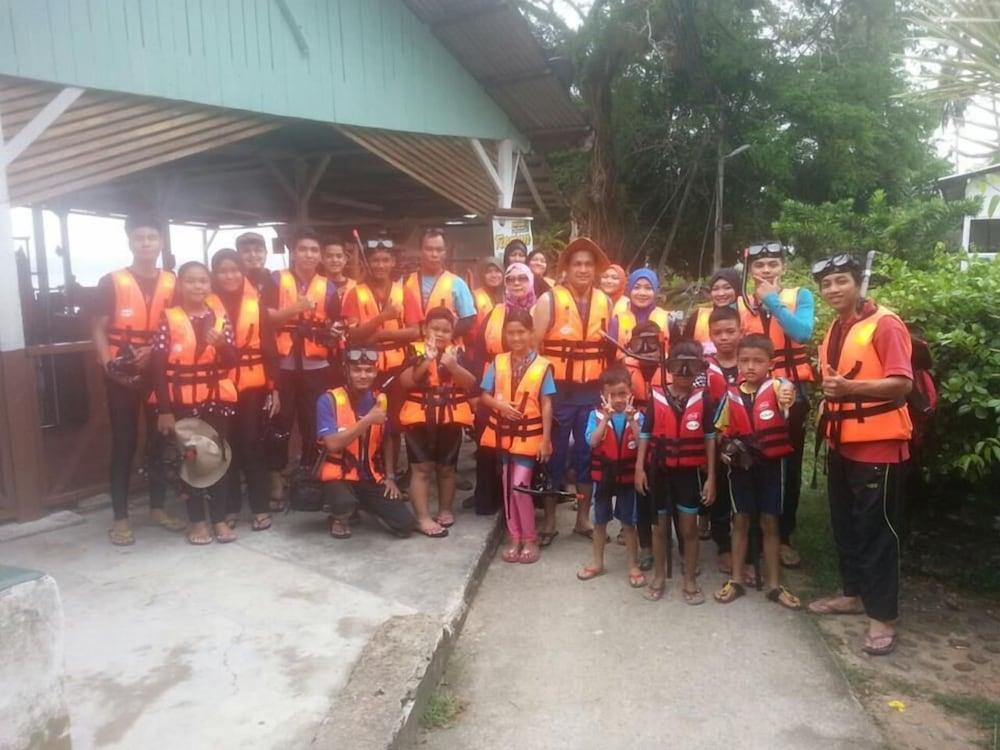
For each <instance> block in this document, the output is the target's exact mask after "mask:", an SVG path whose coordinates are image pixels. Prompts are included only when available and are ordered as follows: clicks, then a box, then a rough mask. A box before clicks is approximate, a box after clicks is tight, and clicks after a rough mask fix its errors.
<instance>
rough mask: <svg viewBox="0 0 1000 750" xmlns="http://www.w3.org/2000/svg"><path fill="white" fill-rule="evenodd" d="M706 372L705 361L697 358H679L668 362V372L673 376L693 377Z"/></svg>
mask: <svg viewBox="0 0 1000 750" xmlns="http://www.w3.org/2000/svg"><path fill="white" fill-rule="evenodd" d="M704 371H705V360H703V359H697V358H696V357H677V358H676V359H668V360H667V372H669V373H670V374H671V375H682V376H684V377H693V376H695V375H700V374H701V373H703V372H704Z"/></svg>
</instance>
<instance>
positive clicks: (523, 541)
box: [479, 310, 556, 564]
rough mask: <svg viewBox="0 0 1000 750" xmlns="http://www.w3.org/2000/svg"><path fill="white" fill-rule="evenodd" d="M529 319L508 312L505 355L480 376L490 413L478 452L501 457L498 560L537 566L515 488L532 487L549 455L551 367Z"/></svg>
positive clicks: (524, 497) (523, 500)
mask: <svg viewBox="0 0 1000 750" xmlns="http://www.w3.org/2000/svg"><path fill="white" fill-rule="evenodd" d="M533 330H534V327H533V323H532V320H531V314H530V313H528V311H527V310H512V311H510V312H509V313H507V316H506V318H505V319H504V324H503V339H504V344H505V346H506V348H507V351H505V352H502V353H500V354H498V355H496V357H495V358H494V360H493V362H492V363H491V364H490V365H488V366H487V368H486V372H485V373H484V374H483V381H482V384H481V386H482V389H483V392H482V397H481V399H482V400H481V402H480V403H481V404H482V406H483V407H485V408H486V409H489V410H490V414H489V419H488V421H487V423H486V428H485V429H484V430H483V435H482V438H481V440H480V443H479V444H480V446H481V447H485V448H493V449H495V450H496V451H497V452H498V453H499V454H500V457H501V474H500V476H501V483H502V486H503V507H504V518H505V519H506V521H507V533H508V535H509V537H510V540H509V544H508V546H507V549H505V550H504V552H503V559H504V561H505V562H509V563H524V564H530V563H533V562H537V561H538V558H539V552H538V535H537V533H536V530H535V503H534V501H533V499H532V497H531V495H529V494H527V493H525V492H519V491H518V490H516V489H515V488H516V487H522V486H523V487H531V480H532V474H533V473H534V470H535V462H536V461H539V462H543V463H544V462H545V461H548V460H549V457H550V456H551V455H552V397H553V396H554V395H555V393H556V383H555V380H554V379H553V378H552V365H551V363H550V362H549V361H548V360H547V359H545V357H542V356H539V355H538V354H537V353H536V352H535V351H534V350H533V349H532V346H531V343H532V336H533Z"/></svg>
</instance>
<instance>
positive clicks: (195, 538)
mask: <svg viewBox="0 0 1000 750" xmlns="http://www.w3.org/2000/svg"><path fill="white" fill-rule="evenodd" d="M187 543H188V544H193V545H195V546H196V547H202V546H204V545H206V544H211V543H212V534H211V532H209V530H208V529H205V531H204V532H200V533H197V534H196V533H195V532H193V531H192V532H190V533H189V534H188V535H187Z"/></svg>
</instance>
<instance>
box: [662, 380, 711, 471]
mask: <svg viewBox="0 0 1000 750" xmlns="http://www.w3.org/2000/svg"><path fill="white" fill-rule="evenodd" d="M652 403H653V432H652V434H651V438H652V441H653V452H652V455H653V456H654V457H655V458H654V460H655V461H656V462H657V463H660V464H661V465H662V466H665V467H667V468H668V469H681V468H698V467H701V466H705V465H706V464H707V463H708V454H707V452H706V451H705V392H704V391H703V390H700V389H699V390H696V391H693V392H692V393H691V395H689V396H688V398H687V401H686V402H685V404H684V411H683V412H682V413H681V414H678V413H677V410H676V409H674V407H673V405H672V404H671V403H670V397H669V395H667V394H666V393H664V391H663V389H662V388H653V395H652Z"/></svg>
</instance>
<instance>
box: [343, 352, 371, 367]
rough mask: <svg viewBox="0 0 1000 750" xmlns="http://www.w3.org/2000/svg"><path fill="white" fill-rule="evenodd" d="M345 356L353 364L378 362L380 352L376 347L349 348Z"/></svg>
mask: <svg viewBox="0 0 1000 750" xmlns="http://www.w3.org/2000/svg"><path fill="white" fill-rule="evenodd" d="M344 358H345V359H346V360H347V361H348V362H350V363H351V364H352V365H356V364H358V363H360V362H368V363H369V364H373V365H374V364H378V352H377V351H375V350H374V349H348V350H347V351H346V352H344Z"/></svg>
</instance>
